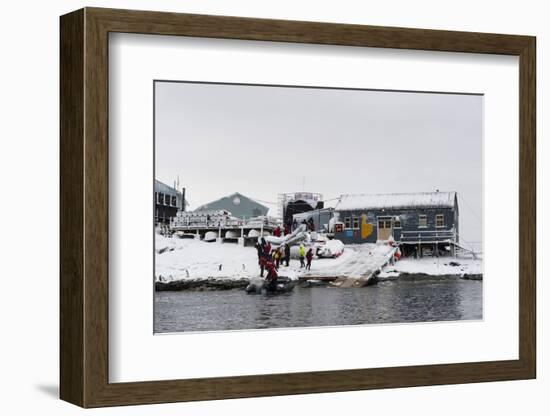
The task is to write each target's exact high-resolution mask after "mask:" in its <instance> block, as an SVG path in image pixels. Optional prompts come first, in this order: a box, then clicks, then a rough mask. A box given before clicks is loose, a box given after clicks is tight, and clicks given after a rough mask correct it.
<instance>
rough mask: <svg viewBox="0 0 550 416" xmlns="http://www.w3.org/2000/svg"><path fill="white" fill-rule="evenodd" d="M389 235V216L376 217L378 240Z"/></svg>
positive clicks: (390, 232)
mask: <svg viewBox="0 0 550 416" xmlns="http://www.w3.org/2000/svg"><path fill="white" fill-rule="evenodd" d="M391 235H392V221H391V217H378V240H388V239H389V238H390V236H391Z"/></svg>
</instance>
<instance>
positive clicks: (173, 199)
mask: <svg viewBox="0 0 550 416" xmlns="http://www.w3.org/2000/svg"><path fill="white" fill-rule="evenodd" d="M176 205H177V201H176V197H175V196H172V206H173V207H175V206H176Z"/></svg>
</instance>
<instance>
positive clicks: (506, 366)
mask: <svg viewBox="0 0 550 416" xmlns="http://www.w3.org/2000/svg"><path fill="white" fill-rule="evenodd" d="M60 29H61V45H60V46H61V51H60V52H61V58H60V65H61V79H60V80H61V91H60V101H61V104H60V106H61V108H60V111H61V120H60V130H61V138H60V140H61V154H60V159H61V172H60V174H61V178H60V186H61V200H60V205H61V215H60V222H61V229H60V232H61V243H60V244H61V245H60V253H61V254H60V262H61V267H60V380H61V381H60V384H61V385H60V396H61V399H63V400H66V401H68V402H71V403H74V404H76V405H79V406H82V407H101V406H114V405H130V404H146V403H163V402H178V401H192V400H213V399H226V398H239V397H258V396H271V395H288V394H304V393H321V392H338V391H351V390H363V389H379V388H397V387H409V386H425V385H440V384H454V383H473V382H487V381H498V380H517V379H530V378H535V377H536V332H535V331H536V325H535V323H536V320H535V319H536V316H535V313H536V304H535V300H536V289H535V285H536V270H535V265H536V258H535V253H536V177H535V175H536V169H535V161H536V151H535V127H536V120H535V106H536V97H535V50H536V46H535V45H536V43H535V38H534V37H530V36H516V35H500V34H485V33H467V32H452V31H439V30H421V29H404V28H393V27H376V26H361V25H348V24H332V23H314V22H297V21H284V20H267V19H253V18H240V17H225V16H207V15H190V14H176V13H161V12H148V11H130V10H113V9H100V8H85V9H81V10H78V11H75V12H72V13H69V14H67V15H64V16H62V17H61V21H60ZM110 32H126V33H141V34H155V35H174V36H193V37H206V38H225V39H246V40H259V41H278V42H296V43H311V44H330V45H346V46H358V47H361V46H368V47H380V48H397V49H415V50H429V51H447V52H468V53H482V54H503V55H515V56H518V57H519V66H520V80H519V88H520V91H519V97H520V99H519V101H520V106H519V120H520V131H519V137H520V141H519V157H520V159H519V160H520V178H519V179H520V181H519V183H520V186H519V190H518V192H519V201H520V207H519V212H520V216H519V218H520V220H519V221H520V224H519V225H520V228H519V229H520V253H519V262H520V267H519V270H510V273H516V272H517V273H519V359H518V360H508V361H491V362H472V363H457V364H444V365H441V364H438V365H415V366H406V367H390V368H366V369H353V370H339V371H322V372H307V373H289V374H265V375H253V376H238V377H218V378H204V379H181V380H170V381H147V382H135V383H109V379H108V360H109V355H108V299H109V297H108V287H109V285H108V282H109V280H108V279H109V276H108V222H109V216H108V172H109V167H108V140H109V138H108V66H109V62H108V34H109V33H110Z"/></svg>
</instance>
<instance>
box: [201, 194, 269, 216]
mask: <svg viewBox="0 0 550 416" xmlns="http://www.w3.org/2000/svg"><path fill="white" fill-rule="evenodd" d="M207 210H208V211H210V210H225V211H229V212H231V215H232V216H234V217H237V218H245V219H248V218H253V217H259V216H263V215H267V212H268V211H269V208H268V207H266V206H265V205H262V204H260V203H259V202H256V201H254V200H253V199H251V198H249V197H247V196H245V195H243V194H240V193H238V192H235V193H233V194H231V195H227V196H224V197H223V198H220V199H216V200H215V201H212V202H209V203H207V204H204V205H201V206H200V207H198V208H197V209H196V210H195V211H207Z"/></svg>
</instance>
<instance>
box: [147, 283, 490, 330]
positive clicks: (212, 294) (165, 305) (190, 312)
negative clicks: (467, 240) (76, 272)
mask: <svg viewBox="0 0 550 416" xmlns="http://www.w3.org/2000/svg"><path fill="white" fill-rule="evenodd" d="M482 287H483V284H482V282H481V281H472V280H462V279H458V278H456V279H455V278H453V279H447V280H428V281H425V280H424V281H410V280H397V281H389V282H379V283H378V284H377V285H375V286H368V287H364V288H359V289H353V288H351V289H336V288H329V287H311V288H302V287H298V286H297V287H296V288H295V289H294V291H293V292H291V293H287V294H282V295H276V296H264V295H248V294H246V293H245V291H244V290H228V291H205V292H192V291H181V292H156V293H155V332H182V331H220V330H232V329H260V328H285V327H286V328H288V327H308V326H334V325H357V324H378V323H398V322H427V321H457V320H466V319H470V320H471V319H482V318H483V315H482Z"/></svg>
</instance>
